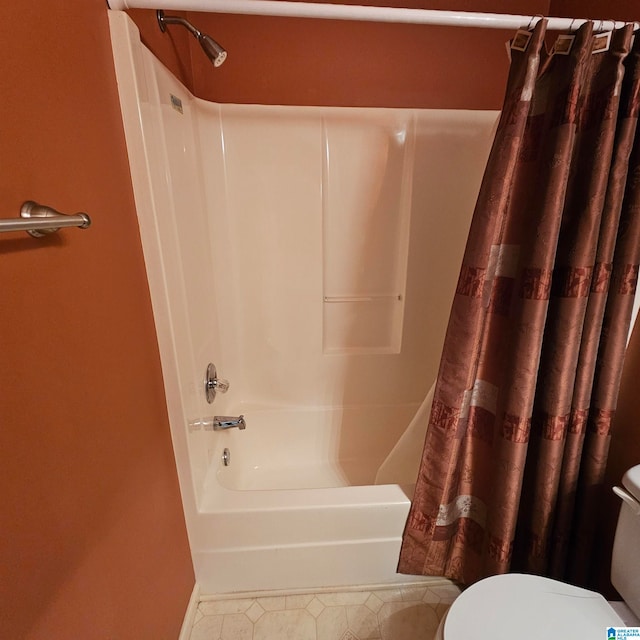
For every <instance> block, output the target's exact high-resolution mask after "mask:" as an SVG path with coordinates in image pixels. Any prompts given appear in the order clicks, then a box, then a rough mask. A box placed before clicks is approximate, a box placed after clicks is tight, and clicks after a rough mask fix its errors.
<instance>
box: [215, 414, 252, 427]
mask: <svg viewBox="0 0 640 640" xmlns="http://www.w3.org/2000/svg"><path fill="white" fill-rule="evenodd" d="M234 427H238V429H246V428H247V423H246V422H245V421H244V416H238V417H237V418H236V417H234V416H214V417H213V430H214V431H222V430H224V429H233V428H234Z"/></svg>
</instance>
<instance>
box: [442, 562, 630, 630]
mask: <svg viewBox="0 0 640 640" xmlns="http://www.w3.org/2000/svg"><path fill="white" fill-rule="evenodd" d="M622 626H624V623H623V622H622V620H621V619H620V618H619V616H618V615H617V614H616V612H615V611H614V610H613V609H612V607H611V606H610V605H609V604H608V603H607V601H606V600H605V599H604V598H603V597H602V596H601V595H600V594H599V593H595V592H593V591H587V590H586V589H580V588H578V587H573V586H571V585H568V584H564V583H562V582H558V581H556V580H551V579H549V578H541V577H539V576H530V575H523V574H517V573H510V574H506V575H500V576H493V577H491V578H486V579H485V580H481V581H480V582H477V583H476V584H474V585H473V586H471V587H469V588H468V589H467V590H466V591H464V592H463V593H462V594H461V595H460V596H458V598H457V599H456V600H455V602H454V603H453V605H452V606H451V608H450V609H449V613H448V615H447V617H446V620H445V621H444V628H443V636H442V637H443V639H444V640H471V639H473V640H514V638H518V640H542V639H543V638H544V639H546V638H563V640H604V639H606V637H607V634H606V629H607V628H609V627H622Z"/></svg>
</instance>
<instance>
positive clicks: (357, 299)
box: [324, 293, 402, 302]
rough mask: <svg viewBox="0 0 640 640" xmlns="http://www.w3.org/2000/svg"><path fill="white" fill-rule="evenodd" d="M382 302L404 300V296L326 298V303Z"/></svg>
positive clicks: (376, 295)
mask: <svg viewBox="0 0 640 640" xmlns="http://www.w3.org/2000/svg"><path fill="white" fill-rule="evenodd" d="M381 300H402V294H400V293H392V294H372V295H360V296H324V301H325V302H377V301H381Z"/></svg>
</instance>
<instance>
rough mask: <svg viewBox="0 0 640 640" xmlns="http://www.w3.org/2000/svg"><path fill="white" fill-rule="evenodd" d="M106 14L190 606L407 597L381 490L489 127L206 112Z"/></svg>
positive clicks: (452, 118) (329, 114) (430, 366)
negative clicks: (321, 596) (190, 576)
mask: <svg viewBox="0 0 640 640" xmlns="http://www.w3.org/2000/svg"><path fill="white" fill-rule="evenodd" d="M109 14H110V15H109V19H110V24H111V34H112V44H113V53H114V61H115V66H116V74H117V79H118V88H119V92H120V100H121V108H122V114H123V122H124V127H125V134H126V140H127V148H128V153H129V159H130V166H131V175H132V181H133V186H134V195H135V199H136V208H137V212H138V222H139V227H140V234H141V239H142V244H143V250H144V256H145V263H146V268H147V275H148V280H149V287H150V292H151V298H152V303H153V309H154V317H155V322H156V330H157V335H158V343H159V348H160V355H161V359H162V368H163V374H164V381H165V391H166V400H167V408H168V412H169V419H170V423H171V434H172V439H173V446H174V451H175V456H176V465H177V469H178V476H179V480H180V487H181V492H182V499H183V504H184V512H185V519H186V523H187V530H188V533H189V539H190V544H191V549H192V555H193V562H194V567H195V573H196V580H197V582H198V583H199V586H200V592H201V593H203V594H216V593H229V592H238V591H255V590H269V589H281V590H287V589H289V590H291V589H315V588H319V587H324V586H331V587H339V586H343V585H366V584H379V583H393V582H401V581H403V580H404V579H405V577H404V576H399V575H397V574H396V573H395V569H396V564H397V557H398V551H399V548H400V540H401V535H402V530H403V527H404V522H405V519H406V515H407V512H408V508H409V497H410V496H411V492H412V487H411V486H406V485H401V484H399V483H398V480H395V481H394V479H393V478H387V479H386V480H385V481H386V482H388V483H387V484H381V485H376V484H375V478H376V473H377V470H378V468H379V467H380V466H381V465H382V464H383V463H384V462H385V459H386V458H387V456H388V455H389V453H390V452H391V451H392V449H393V448H394V445H395V443H396V442H397V441H398V439H399V438H400V436H401V435H402V433H403V432H404V430H405V429H406V428H407V425H408V424H409V423H410V422H411V419H412V417H413V415H414V413H415V412H416V410H417V409H418V408H419V407H420V405H421V403H422V401H423V399H424V397H425V394H426V393H427V391H428V389H429V387H430V386H431V383H432V382H433V380H434V379H435V376H436V373H437V368H438V364H439V357H440V351H441V347H442V342H443V339H444V333H445V329H446V323H447V319H448V310H449V307H450V302H451V299H452V297H453V292H454V290H455V285H456V281H457V276H458V265H459V263H460V260H461V256H462V253H463V250H464V244H465V240H466V236H467V232H468V226H469V223H470V219H471V214H472V211H473V205H474V202H475V198H476V195H477V191H478V187H479V184H480V180H481V177H482V172H483V169H484V164H485V161H486V158H487V155H488V152H489V147H490V145H491V141H492V137H493V126H494V123H495V121H496V116H497V114H496V113H495V112H474V111H442V110H415V109H360V108H357V109H350V108H337V107H322V108H320V107H280V106H263V105H231V104H224V105H220V104H214V103H210V102H206V101H203V100H200V99H197V98H195V97H194V96H192V95H191V94H190V93H189V92H188V91H187V90H186V89H185V87H184V86H182V85H181V84H180V83H179V82H178V81H177V80H176V78H175V77H174V76H172V75H171V74H170V73H169V72H168V70H167V69H166V68H165V67H163V66H162V65H161V64H160V63H159V61H158V60H157V59H156V58H155V57H154V56H153V55H152V54H151V53H150V52H149V51H148V49H146V48H145V47H144V46H143V45H142V43H141V42H140V34H139V32H138V30H137V28H136V27H135V25H134V24H133V22H132V21H131V20H130V19H129V17H128V16H127V15H126V14H124V13H122V12H118V11H110V12H109ZM209 363H213V364H215V366H216V368H217V372H218V375H219V376H220V377H221V378H224V379H227V380H229V382H230V386H229V390H228V392H227V393H224V394H221V393H218V394H217V397H216V398H215V401H214V402H213V404H209V403H208V402H207V400H206V397H205V393H204V378H205V371H206V370H207V368H208V364H209ZM241 415H243V416H244V421H245V422H246V425H247V426H246V429H244V430H242V431H240V430H239V429H237V428H230V429H226V430H223V431H219V430H218V431H216V430H214V429H213V424H214V419H213V417H214V416H234V417H239V416H241ZM223 458H224V460H226V462H227V463H229V464H228V465H225V464H224V461H223ZM388 466H389V465H387V467H388ZM392 466H394V467H402V464H400V465H392ZM394 482H395V483H394ZM255 610H256V609H254V611H255ZM256 624H257V623H256Z"/></svg>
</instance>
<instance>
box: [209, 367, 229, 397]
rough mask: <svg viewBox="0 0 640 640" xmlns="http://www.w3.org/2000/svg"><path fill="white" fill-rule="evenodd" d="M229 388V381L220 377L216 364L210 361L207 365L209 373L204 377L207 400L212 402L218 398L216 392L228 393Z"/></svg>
mask: <svg viewBox="0 0 640 640" xmlns="http://www.w3.org/2000/svg"><path fill="white" fill-rule="evenodd" d="M228 390H229V381H228V380H225V379H224V378H218V372H217V371H216V365H215V364H213V362H210V363H209V364H208V365H207V373H206V375H205V378H204V393H205V395H206V397H207V402H208V403H209V404H211V403H212V402H213V401H214V400H215V399H216V392H217V391H219V392H220V393H227V391H228Z"/></svg>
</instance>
